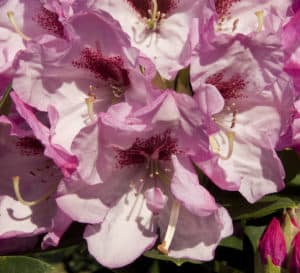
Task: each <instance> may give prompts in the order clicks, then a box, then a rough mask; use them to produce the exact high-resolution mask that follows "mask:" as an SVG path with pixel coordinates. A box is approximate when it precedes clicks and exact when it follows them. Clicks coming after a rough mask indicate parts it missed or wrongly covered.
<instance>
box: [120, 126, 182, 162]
mask: <svg viewBox="0 0 300 273" xmlns="http://www.w3.org/2000/svg"><path fill="white" fill-rule="evenodd" d="M176 153H178V145H177V140H176V139H175V138H173V137H172V136H171V131H170V130H166V131H165V132H164V133H162V134H157V135H154V136H152V137H150V138H148V139H141V138H137V139H136V140H135V142H134V143H133V145H132V146H131V147H130V148H129V149H127V150H120V149H118V150H117V155H116V158H117V161H118V165H119V166H120V167H124V166H129V165H133V164H141V163H146V162H147V160H148V159H154V160H170V159H171V155H172V154H176Z"/></svg>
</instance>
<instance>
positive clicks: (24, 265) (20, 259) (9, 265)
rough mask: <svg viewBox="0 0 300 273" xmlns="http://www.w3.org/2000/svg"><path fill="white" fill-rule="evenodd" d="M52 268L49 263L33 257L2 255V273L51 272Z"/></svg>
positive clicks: (0, 261)
mask: <svg viewBox="0 0 300 273" xmlns="http://www.w3.org/2000/svg"><path fill="white" fill-rule="evenodd" d="M52 270H53V267H52V266H50V265H49V264H47V263H45V262H43V261H40V260H38V259H34V258H31V257H26V256H2V257H0V273H50V272H51V271H52ZM53 273H54V272H53Z"/></svg>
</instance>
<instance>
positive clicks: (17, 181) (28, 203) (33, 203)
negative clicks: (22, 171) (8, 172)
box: [12, 176, 58, 207]
mask: <svg viewBox="0 0 300 273" xmlns="http://www.w3.org/2000/svg"><path fill="white" fill-rule="evenodd" d="M12 182H13V187H14V191H15V194H16V197H17V200H18V201H19V202H20V203H21V204H23V205H25V206H28V207H32V206H36V205H38V204H40V203H41V202H43V201H46V200H47V199H48V198H49V197H50V196H51V195H52V194H53V193H54V192H55V191H56V189H57V185H58V183H55V184H54V185H53V186H52V187H51V189H50V190H49V191H48V192H47V193H45V194H44V195H42V196H41V197H40V198H38V199H36V200H33V201H26V200H24V199H23V197H22V195H21V191H20V177H19V176H14V177H13V178H12Z"/></svg>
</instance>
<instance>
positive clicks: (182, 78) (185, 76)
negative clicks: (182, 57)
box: [175, 67, 193, 96]
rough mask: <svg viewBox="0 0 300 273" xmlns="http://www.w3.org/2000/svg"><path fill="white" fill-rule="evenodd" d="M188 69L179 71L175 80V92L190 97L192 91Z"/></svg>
mask: <svg viewBox="0 0 300 273" xmlns="http://www.w3.org/2000/svg"><path fill="white" fill-rule="evenodd" d="M189 71H190V69H189V67H187V68H184V69H182V70H180V71H179V72H178V74H177V76H176V78H175V90H176V91H177V92H178V93H184V94H187V95H190V96H192V95H193V90H192V87H191V84H190V73H189Z"/></svg>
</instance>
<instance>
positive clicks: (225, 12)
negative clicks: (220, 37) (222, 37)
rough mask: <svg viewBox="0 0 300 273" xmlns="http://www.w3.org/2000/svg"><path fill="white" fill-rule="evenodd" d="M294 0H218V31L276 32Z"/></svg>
mask: <svg viewBox="0 0 300 273" xmlns="http://www.w3.org/2000/svg"><path fill="white" fill-rule="evenodd" d="M292 2H293V1H292V0H288V1H284V2H282V1H271V0H263V1H261V0H254V1H253V0H250V1H249V0H242V1H241V0H229V1H228V0H216V1H215V11H216V13H217V24H216V26H215V29H216V31H217V32H221V33H228V34H237V33H243V34H245V35H249V34H251V33H252V34H253V33H255V32H260V31H269V32H276V31H277V30H278V29H279V28H280V27H281V26H282V24H283V22H284V21H285V19H286V17H287V12H288V9H289V8H290V7H291V5H292Z"/></svg>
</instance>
